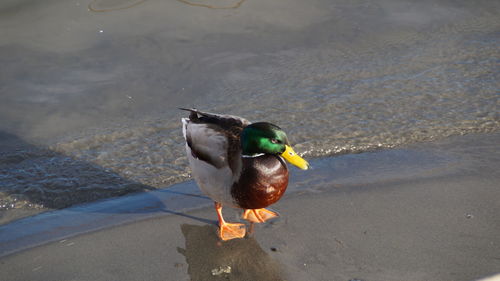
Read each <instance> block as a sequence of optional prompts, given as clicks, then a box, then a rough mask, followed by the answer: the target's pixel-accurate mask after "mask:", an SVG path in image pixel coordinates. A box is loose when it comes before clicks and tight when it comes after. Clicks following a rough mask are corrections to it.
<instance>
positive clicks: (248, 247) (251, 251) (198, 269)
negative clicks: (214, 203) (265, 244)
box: [177, 224, 283, 281]
mask: <svg viewBox="0 0 500 281" xmlns="http://www.w3.org/2000/svg"><path fill="white" fill-rule="evenodd" d="M181 230H182V233H183V234H184V237H185V239H186V246H185V247H186V248H185V249H181V248H178V249H177V250H178V251H179V253H181V254H182V255H184V256H185V257H186V262H187V264H188V266H189V267H188V273H189V275H190V276H191V280H193V281H198V280H264V281H265V280H283V278H282V277H281V270H280V266H279V264H278V263H277V262H276V261H275V260H273V259H272V258H271V257H270V256H269V255H268V254H267V253H266V252H265V251H264V250H263V249H262V248H261V247H260V246H259V244H258V243H257V241H256V240H255V239H254V238H245V239H234V240H230V241H226V242H221V241H220V239H219V238H218V237H217V235H216V231H217V230H216V227H215V226H214V225H204V226H199V225H189V224H183V225H181Z"/></svg>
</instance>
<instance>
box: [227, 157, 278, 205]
mask: <svg viewBox="0 0 500 281" xmlns="http://www.w3.org/2000/svg"><path fill="white" fill-rule="evenodd" d="M242 161H243V169H242V171H241V176H240V179H239V181H238V182H236V183H234V184H233V186H232V187H231V195H232V196H233V198H234V199H235V201H236V203H237V204H238V205H239V206H240V207H241V208H244V209H260V208H265V207H267V206H269V205H271V204H273V203H275V202H276V201H278V200H279V199H280V198H281V196H283V194H284V193H285V190H286V187H287V186H288V168H287V166H286V164H285V162H284V160H283V159H281V158H280V157H279V156H275V155H267V154H266V155H263V156H259V157H254V158H243V159H242Z"/></svg>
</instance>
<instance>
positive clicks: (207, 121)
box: [181, 108, 309, 241]
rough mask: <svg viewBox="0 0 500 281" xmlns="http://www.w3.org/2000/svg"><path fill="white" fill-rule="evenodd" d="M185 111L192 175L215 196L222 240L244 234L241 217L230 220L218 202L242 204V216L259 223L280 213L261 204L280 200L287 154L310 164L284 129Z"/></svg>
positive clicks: (304, 165) (285, 180)
mask: <svg viewBox="0 0 500 281" xmlns="http://www.w3.org/2000/svg"><path fill="white" fill-rule="evenodd" d="M181 109H182V110H186V111H189V112H190V114H189V117H188V118H182V132H183V135H184V139H185V140H186V152H187V158H188V160H189V165H190V167H191V171H192V175H193V177H194V179H195V181H196V183H197V184H198V186H199V187H200V189H201V190H202V191H203V192H204V193H205V194H206V195H207V196H208V197H210V198H211V199H212V200H213V201H214V202H215V210H216V212H217V216H218V220H219V231H218V234H219V237H220V238H221V239H222V240H224V241H225V240H230V239H234V238H242V237H244V236H245V233H246V228H245V225H244V224H242V223H229V222H226V221H225V220H224V217H223V216H222V206H231V207H235V208H241V209H243V210H244V212H243V219H245V220H247V221H250V222H252V223H262V222H265V221H267V220H269V219H271V218H274V217H276V216H278V214H277V213H276V212H274V211H271V210H268V209H265V208H266V207H267V206H269V205H271V204H273V203H275V202H276V201H278V200H279V199H280V198H281V197H282V196H283V194H284V192H285V190H286V188H287V185H288V168H287V165H286V162H285V161H284V160H283V159H285V160H287V161H288V162H290V163H291V164H293V165H295V166H297V167H299V168H300V169H303V170H307V169H308V167H309V164H308V163H307V161H305V160H304V159H302V158H301V157H300V156H298V155H297V154H296V153H295V152H294V150H293V149H292V147H291V146H290V143H289V142H288V138H287V136H286V134H285V132H284V131H283V130H282V129H281V128H280V127H278V126H276V125H273V124H271V123H268V122H257V123H250V122H249V121H248V120H246V119H243V118H241V117H237V116H232V115H219V114H213V113H207V112H201V111H199V110H197V109H185V108H181Z"/></svg>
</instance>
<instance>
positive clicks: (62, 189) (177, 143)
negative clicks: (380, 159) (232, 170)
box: [0, 0, 500, 210]
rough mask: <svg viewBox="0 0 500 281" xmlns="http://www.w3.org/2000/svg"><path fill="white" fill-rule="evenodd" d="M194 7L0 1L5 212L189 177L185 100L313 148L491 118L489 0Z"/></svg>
mask: <svg viewBox="0 0 500 281" xmlns="http://www.w3.org/2000/svg"><path fill="white" fill-rule="evenodd" d="M190 3H191V2H190ZM193 3H195V2H193ZM196 3H202V4H204V5H205V6H203V5H201V6H193V5H189V4H187V3H185V2H184V1H153V0H147V1H130V0H122V1H120V0H100V1H81V0H73V1H62V0H52V1H43V3H42V2H40V1H34V0H24V1H14V0H9V1H3V2H2V4H0V32H1V33H2V36H0V51H1V52H0V63H1V65H2V67H1V68H0V94H1V97H2V103H0V130H1V132H2V133H1V134H0V143H1V144H2V147H1V149H0V153H1V154H0V209H2V210H7V209H12V208H14V209H16V208H23V209H45V208H61V207H66V206H69V205H72V204H76V203H80V202H86V201H92V200H95V199H98V198H103V197H109V196H117V195H121V194H125V193H128V192H133V191H141V190H147V189H153V188H158V187H165V186H168V185H171V184H173V183H175V182H179V181H183V180H185V179H187V178H188V177H189V170H188V168H187V162H186V158H185V157H184V148H183V143H182V137H181V131H180V122H179V119H180V118H181V117H182V116H183V115H184V114H185V113H183V112H180V111H178V110H177V109H176V108H177V107H179V106H182V107H190V106H193V107H197V108H199V109H203V110H207V111H211V112H221V113H229V114H235V115H240V116H244V117H246V118H248V119H250V120H254V121H260V120H268V121H271V122H274V123H276V124H278V125H279V126H281V127H282V128H284V129H285V130H286V131H287V132H288V135H289V137H290V139H291V141H292V142H293V143H294V144H295V148H296V150H297V151H299V152H301V153H302V154H303V155H305V157H306V158H311V157H321V156H331V155H337V154H341V153H353V152H364V151H368V150H373V149H379V148H391V147H395V146H400V145H405V144H408V143H413V142H421V141H429V140H435V139H441V138H445V137H447V136H450V135H457V134H467V133H475V132H493V131H498V129H499V128H500V111H499V105H500V99H499V98H500V91H499V82H498V81H500V72H499V71H498V65H499V61H500V49H499V48H498V45H499V41H500V20H499V18H500V12H499V11H500V9H499V8H500V3H499V2H498V1H475V2H474V3H471V2H470V1H420V2H418V3H414V2H413V1H404V0H393V1H391V0H385V1H378V2H373V1H326V0H316V1H308V2H307V3H305V2H303V1H295V0H288V1H279V2H270V3H269V2H268V1H244V2H242V3H241V5H239V6H237V7H236V8H234V9H210V8H207V7H206V6H210V7H216V6H227V5H235V4H237V3H239V2H238V1H232V2H231V1H220V0H219V1H197V2H196ZM89 5H91V6H90V9H89ZM98 9H101V10H105V11H99V12H95V11H93V10H98Z"/></svg>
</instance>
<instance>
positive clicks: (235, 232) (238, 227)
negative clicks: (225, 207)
mask: <svg viewBox="0 0 500 281" xmlns="http://www.w3.org/2000/svg"><path fill="white" fill-rule="evenodd" d="M215 211H216V212H217V216H218V218H219V238H220V239H221V240H222V241H227V240H231V239H235V238H243V237H245V233H246V228H245V225H244V224H242V223H228V222H226V221H225V220H224V217H223V216H222V205H221V204H220V203H219V202H215Z"/></svg>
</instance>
